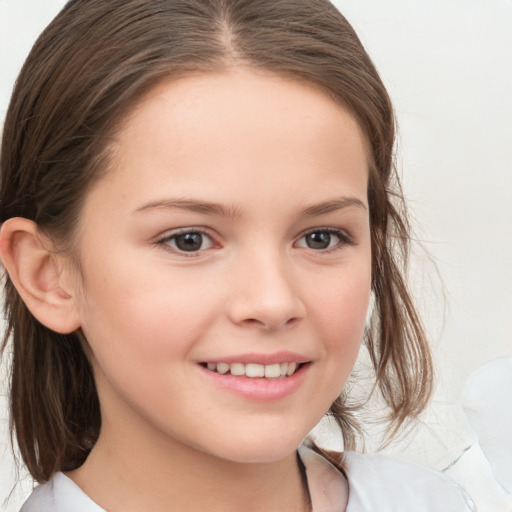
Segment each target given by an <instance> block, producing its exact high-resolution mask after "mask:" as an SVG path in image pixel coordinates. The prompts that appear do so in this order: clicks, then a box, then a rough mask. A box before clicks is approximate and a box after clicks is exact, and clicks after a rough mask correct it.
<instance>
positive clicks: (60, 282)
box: [0, 217, 80, 334]
mask: <svg viewBox="0 0 512 512" xmlns="http://www.w3.org/2000/svg"><path fill="white" fill-rule="evenodd" d="M0 257H1V259H2V262H3V264H4V267H5V269H6V270H7V273H8V274H9V277H10V278H11V281H12V282H13V284H14V286H15V287H16V289H17V291H18V293H19V294H20V296H21V298H22V300H23V302H24V303H25V304H26V305H27V307H28V308H29V310H30V311H31V313H32V314H33V315H34V316H35V317H36V318H37V320H39V322H41V323H42V324H43V325H45V326H46V327H48V328H49V329H52V330H53V331H56V332H59V333H62V334H67V333H70V332H73V331H75V330H76V329H78V328H79V327H80V321H79V315H78V312H77V307H76V306H77V304H76V299H75V297H74V293H73V290H71V289H69V288H70V283H69V281H70V280H69V279H66V276H65V272H66V271H65V270H63V268H64V266H63V265H62V264H59V263H62V262H61V261H59V259H62V258H63V257H61V256H57V255H55V254H53V253H52V251H51V242H50V240H49V239H48V238H46V237H45V236H44V235H42V234H41V233H40V232H39V230H38V228H37V224H36V223H35V222H33V221H31V220H28V219H23V218H21V217H15V218H12V219H9V220H7V221H6V222H4V224H3V225H2V229H1V231H0Z"/></svg>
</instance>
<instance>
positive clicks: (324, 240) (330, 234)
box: [295, 228, 354, 252]
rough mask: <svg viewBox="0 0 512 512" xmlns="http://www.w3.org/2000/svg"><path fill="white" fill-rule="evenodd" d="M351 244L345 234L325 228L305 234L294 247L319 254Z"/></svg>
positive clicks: (351, 241)
mask: <svg viewBox="0 0 512 512" xmlns="http://www.w3.org/2000/svg"><path fill="white" fill-rule="evenodd" d="M353 243H354V242H353V240H352V238H351V237H349V235H347V234H346V233H345V232H343V231H340V230H339V229H330V228H325V229H317V230H315V231H310V232H309V233H306V234H305V235H303V236H302V237H301V238H300V239H299V240H298V241H297V242H296V245H295V246H296V247H302V248H305V249H313V250H314V251H319V252H321V251H324V252H330V251H331V250H336V249H341V248H343V247H344V246H345V245H352V244H353Z"/></svg>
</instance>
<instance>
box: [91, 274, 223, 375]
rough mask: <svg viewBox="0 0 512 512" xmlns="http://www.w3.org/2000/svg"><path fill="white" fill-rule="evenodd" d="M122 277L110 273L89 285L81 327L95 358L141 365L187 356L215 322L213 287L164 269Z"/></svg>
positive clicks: (123, 275) (121, 275)
mask: <svg viewBox="0 0 512 512" xmlns="http://www.w3.org/2000/svg"><path fill="white" fill-rule="evenodd" d="M126 275H127V274H125V273H124V272H119V273H118V274H116V273H114V272H113V271H112V272H111V273H110V275H109V276H108V278H107V277H106V278H104V279H102V278H101V276H99V275H98V276H97V278H95V280H94V282H92V281H90V282H89V283H88V286H87V289H86V296H85V300H84V305H83V308H82V320H83V323H82V325H83V330H84V334H85V335H86V337H87V339H88V340H89V343H90V345H91V348H92V350H93V352H94V353H95V355H96V358H97V359H98V360H101V359H104V360H106V361H105V362H107V360H113V359H114V358H115V359H121V360H122V361H125V362H126V363H128V362H130V361H131V362H132V363H133V364H138V365H140V364H142V363H143V362H147V363H150V362H158V361H162V360H163V358H165V359H166V360H168V358H169V357H170V358H171V361H172V357H173V356H177V355H178V354H179V355H180V356H181V357H183V356H186V355H187V353H188V351H189V350H190V348H191V346H192V345H193V343H194V340H195V339H197V337H198V336H199V335H200V333H201V332H202V331H204V329H205V327H206V326H207V325H208V324H209V323H211V322H212V321H213V318H214V312H215V303H216V301H215V299H214V295H213V293H214V290H210V291H209V290H206V291H205V289H204V283H200V282H199V281H190V282H189V281H187V280H186V279H185V278H181V279H180V277H177V276H176V275H174V276H172V279H171V276H167V275H166V273H159V274H158V276H157V275H156V273H155V275H153V274H152V273H151V272H132V273H131V274H130V279H126V278H125V276H126ZM182 281H183V282H182ZM217 289H218V288H217ZM185 292H186V293H185ZM217 293H218V292H217ZM217 302H218V301H217Z"/></svg>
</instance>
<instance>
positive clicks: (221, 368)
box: [216, 363, 229, 375]
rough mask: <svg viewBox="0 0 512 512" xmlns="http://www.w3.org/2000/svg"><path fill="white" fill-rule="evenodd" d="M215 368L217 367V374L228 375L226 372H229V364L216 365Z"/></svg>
mask: <svg viewBox="0 0 512 512" xmlns="http://www.w3.org/2000/svg"><path fill="white" fill-rule="evenodd" d="M216 366H217V372H218V373H222V374H223V375H224V374H225V373H228V371H229V364H227V363H218V364H217V365H216Z"/></svg>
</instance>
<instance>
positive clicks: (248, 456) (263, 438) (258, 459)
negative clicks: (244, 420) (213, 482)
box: [215, 432, 308, 464]
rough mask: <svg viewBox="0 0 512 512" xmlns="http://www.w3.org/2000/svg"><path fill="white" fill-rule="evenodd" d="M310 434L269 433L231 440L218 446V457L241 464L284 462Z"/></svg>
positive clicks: (216, 450)
mask: <svg viewBox="0 0 512 512" xmlns="http://www.w3.org/2000/svg"><path fill="white" fill-rule="evenodd" d="M307 433H308V432H306V433H304V434H302V433H300V434H299V433H297V432H280V433H277V434H276V433H269V434H268V435H265V434H263V433H261V432H260V434H257V435H251V436H244V437H242V438H238V439H235V438H234V437H232V438H230V439H229V440H228V441H227V442H226V443H225V444H222V445H221V444H218V445H217V446H216V449H215V452H216V453H215V455H216V456H217V457H220V458H223V459H225V460H229V461H231V462H236V463H240V464H248V463H253V464H254V463H260V464H264V463H272V462H277V461H280V460H283V459H285V458H287V457H289V456H290V455H291V454H292V453H294V452H295V451H296V450H297V448H298V447H299V445H300V443H301V442H302V441H303V439H304V437H305V436H306V435H307Z"/></svg>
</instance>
